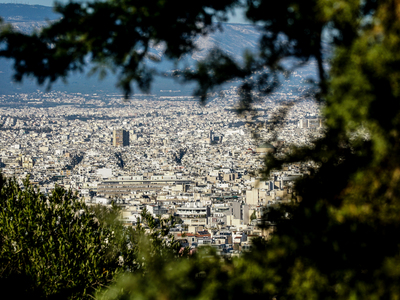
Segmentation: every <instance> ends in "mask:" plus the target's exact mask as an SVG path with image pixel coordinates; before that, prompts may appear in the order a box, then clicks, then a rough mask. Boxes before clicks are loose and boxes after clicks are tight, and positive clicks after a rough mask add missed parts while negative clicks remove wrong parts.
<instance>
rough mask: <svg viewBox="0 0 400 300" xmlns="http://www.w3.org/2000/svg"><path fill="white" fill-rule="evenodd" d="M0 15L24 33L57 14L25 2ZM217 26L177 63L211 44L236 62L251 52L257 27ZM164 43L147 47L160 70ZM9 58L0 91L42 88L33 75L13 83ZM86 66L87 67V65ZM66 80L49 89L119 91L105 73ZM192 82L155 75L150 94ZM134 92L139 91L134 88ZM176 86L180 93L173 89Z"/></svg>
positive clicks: (166, 66)
mask: <svg viewBox="0 0 400 300" xmlns="http://www.w3.org/2000/svg"><path fill="white" fill-rule="evenodd" d="M0 17H1V18H3V19H4V20H5V21H6V22H8V23H11V24H12V26H13V27H14V28H15V29H16V30H18V31H20V32H23V33H25V34H29V33H31V32H33V31H34V30H40V29H41V28H43V27H44V26H47V25H48V24H49V22H51V21H54V20H57V19H58V18H59V17H60V15H59V14H57V13H55V12H54V11H53V9H52V7H48V6H41V5H27V4H0ZM220 25H221V28H222V31H221V30H216V31H215V32H213V33H211V34H209V35H207V36H202V37H198V38H197V39H196V40H195V45H196V47H197V50H196V51H193V52H192V53H191V54H189V55H186V56H185V57H183V58H182V59H181V60H180V64H178V67H182V66H185V67H187V66H189V67H195V65H196V63H197V62H198V61H201V60H203V59H204V58H206V56H207V54H208V52H209V51H210V50H211V49H213V48H219V49H221V50H223V51H224V52H226V53H227V54H229V55H230V56H231V57H232V58H233V59H234V60H236V61H238V62H240V61H241V60H242V57H243V54H244V52H245V51H251V52H255V51H257V49H258V41H259V38H260V37H261V33H260V31H259V28H258V27H257V26H255V25H249V24H231V23H222V24H220ZM164 49H165V47H164V46H163V45H162V44H159V45H154V46H153V47H151V49H150V52H151V53H152V54H153V55H156V56H158V58H159V59H160V61H161V62H160V63H154V62H152V61H150V60H149V61H148V64H149V66H151V67H154V68H157V70H159V71H160V72H166V71H168V70H171V69H172V68H174V67H176V66H174V64H173V62H171V61H168V60H167V59H165V57H164ZM12 63H13V62H12V60H6V59H0V94H13V93H29V92H34V91H36V90H38V89H39V90H45V87H39V86H38V85H36V83H35V81H34V79H26V78H25V79H24V82H23V84H16V83H13V81H12V75H13V69H12ZM87 69H90V65H89V66H88V68H87ZM67 82H68V84H64V83H62V82H61V81H60V82H56V83H55V84H53V85H52V90H55V91H66V92H80V93H99V92H100V93H101V92H105V93H118V94H120V93H121V91H120V90H118V89H116V88H115V84H116V82H117V77H116V75H113V74H109V75H108V76H107V77H106V78H105V79H104V80H102V81H99V80H98V78H97V77H96V76H92V77H87V75H86V74H84V73H73V74H70V76H68V78H67ZM193 88H194V84H186V85H181V84H178V83H177V82H176V81H174V80H173V79H170V78H160V77H158V78H156V80H155V81H154V82H153V84H152V90H151V92H152V94H156V95H172V94H168V92H167V93H165V92H163V91H169V90H173V91H174V93H173V95H174V96H180V95H191V94H192V91H193ZM134 90H135V92H136V93H140V91H139V90H138V89H137V88H136V89H134ZM177 90H180V93H177V92H176V91H177Z"/></svg>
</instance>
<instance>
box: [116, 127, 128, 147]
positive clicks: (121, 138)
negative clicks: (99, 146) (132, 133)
mask: <svg viewBox="0 0 400 300" xmlns="http://www.w3.org/2000/svg"><path fill="white" fill-rule="evenodd" d="M113 146H114V147H123V146H129V132H128V131H126V130H123V129H114V131H113Z"/></svg>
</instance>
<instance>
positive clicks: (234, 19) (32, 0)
mask: <svg viewBox="0 0 400 300" xmlns="http://www.w3.org/2000/svg"><path fill="white" fill-rule="evenodd" d="M216 1H218V0H216ZM54 2H55V1H54V0H0V3H19V4H30V5H35V4H38V5H44V6H53V3H54ZM58 2H64V3H66V2H68V0H58ZM228 22H229V23H240V24H249V22H248V21H246V20H245V19H244V17H243V13H242V12H241V11H240V10H239V9H237V10H236V11H235V16H233V15H231V16H230V18H229V21H228Z"/></svg>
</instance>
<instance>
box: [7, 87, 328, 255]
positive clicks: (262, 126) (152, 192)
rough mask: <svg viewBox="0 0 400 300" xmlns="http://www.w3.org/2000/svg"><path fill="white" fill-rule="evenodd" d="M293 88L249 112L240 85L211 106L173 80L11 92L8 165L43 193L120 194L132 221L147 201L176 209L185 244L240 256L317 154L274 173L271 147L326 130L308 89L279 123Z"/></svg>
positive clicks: (158, 209) (155, 211) (266, 229)
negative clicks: (83, 90) (163, 85)
mask: <svg viewBox="0 0 400 300" xmlns="http://www.w3.org/2000/svg"><path fill="white" fill-rule="evenodd" d="M295 98H296V97H295V96H293V95H288V94H287V93H285V94H284V93H282V94H279V93H278V94H275V95H274V97H272V96H271V97H266V98H265V99H264V101H262V102H257V103H256V104H255V105H254V111H253V112H252V113H249V114H245V115H242V116H241V115H239V114H238V113H237V112H236V111H235V107H236V106H237V104H238V96H237V91H236V88H235V87H232V88H231V89H229V90H226V91H224V92H222V93H220V94H218V95H214V97H211V99H212V101H210V102H208V104H206V105H205V106H202V105H201V104H200V103H199V101H198V100H196V99H194V98H192V97H183V96H173V91H172V92H171V96H165V97H155V96H145V95H142V96H141V95H139V96H135V97H133V98H132V99H131V100H129V101H124V100H122V97H121V96H119V95H106V94H104V95H102V94H90V95H89V94H79V93H76V94H67V93H61V92H50V93H43V92H40V91H38V92H36V93H31V94H15V95H3V96H0V124H1V128H0V130H1V147H0V148H1V152H0V154H1V171H2V173H3V174H4V175H6V176H7V177H15V178H16V179H17V180H18V181H19V182H23V180H25V179H26V177H27V176H29V180H30V182H32V183H33V184H34V185H36V186H37V188H38V189H40V191H41V192H42V193H44V194H47V193H51V191H52V190H53V189H54V187H55V186H56V185H59V186H63V187H64V188H66V189H72V190H73V191H75V192H76V193H77V195H78V196H79V197H80V198H81V199H82V201H85V202H86V203H87V204H88V205H95V204H100V205H107V206H109V205H111V202H112V201H113V202H114V204H115V205H118V206H120V207H121V208H122V210H121V211H122V214H121V220H122V221H123V223H124V225H125V226H135V225H136V224H137V223H138V222H139V223H140V222H141V212H142V211H143V210H144V209H146V210H147V212H149V213H150V214H152V215H153V217H155V218H168V217H170V216H175V217H176V219H178V220H180V222H178V223H179V224H178V225H176V226H175V227H174V228H172V229H171V233H172V234H173V235H174V237H175V238H176V239H178V240H179V241H180V242H181V244H182V246H187V247H190V248H191V249H195V248H197V247H200V246H202V245H211V246H213V247H215V248H216V251H218V253H220V254H221V255H224V256H233V255H239V254H240V253H241V252H242V251H245V250H247V249H250V248H251V240H252V239H253V238H254V237H260V236H261V237H264V238H266V239H268V238H269V236H270V235H271V234H272V233H273V231H274V224H273V223H271V222H267V225H268V226H258V225H259V224H260V223H261V220H262V219H263V218H264V219H265V216H266V215H267V213H268V210H269V209H270V208H271V207H274V206H278V205H280V204H281V203H284V202H288V201H292V200H298V199H297V197H296V195H295V194H294V193H293V191H292V188H293V184H294V182H295V180H296V179H298V178H300V177H302V176H305V175H306V174H307V172H308V170H309V168H310V164H311V162H310V163H307V162H306V163H297V164H291V165H286V166H284V168H283V170H279V171H271V172H270V174H267V175H265V174H262V173H261V170H262V169H263V166H264V160H263V158H264V157H265V155H267V154H268V153H273V154H274V155H282V154H284V153H285V152H286V151H290V146H291V145H310V144H311V142H312V140H313V139H315V138H318V137H319V136H321V135H322V134H323V128H322V126H321V125H322V122H321V119H320V117H319V116H320V110H319V107H318V105H317V104H316V103H315V102H312V101H309V100H308V101H307V100H303V101H296V102H295V103H294V105H291V106H290V107H289V106H287V107H288V112H287V114H285V117H284V119H281V120H280V125H279V129H277V130H273V125H272V124H275V123H276V122H275V121H276V116H277V114H278V113H279V109H281V108H282V107H283V106H285V105H287V104H285V103H289V102H290V103H292V102H291V101H293V100H296V99H295ZM278 100H279V101H278ZM275 126H276V124H275ZM276 133H278V136H274V135H275V134H276ZM267 141H269V142H267ZM267 220H268V218H267ZM261 227H262V228H261Z"/></svg>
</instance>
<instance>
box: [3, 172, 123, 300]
mask: <svg viewBox="0 0 400 300" xmlns="http://www.w3.org/2000/svg"><path fill="white" fill-rule="evenodd" d="M0 201H1V205H0V207H1V212H0V240H1V242H0V244H1V248H0V266H1V267H0V276H1V285H2V290H3V291H8V293H7V294H10V295H12V294H16V295H18V293H21V292H22V293H25V295H24V296H25V297H27V296H28V295H31V294H33V295H35V296H36V297H43V298H48V297H57V298H88V297H89V296H88V295H90V294H92V293H93V292H94V290H95V289H96V288H97V287H99V286H100V285H104V284H108V283H109V282H110V281H111V279H112V278H113V276H114V275H115V274H117V273H118V272H120V271H122V266H120V265H119V261H118V258H119V253H120V252H122V251H123V249H120V248H119V249H118V252H117V251H116V249H114V248H115V247H118V246H121V243H119V244H116V243H114V241H115V240H116V237H115V232H114V231H112V230H111V229H114V228H113V226H112V225H110V226H102V225H100V223H99V221H98V220H97V219H96V218H95V217H94V215H93V214H92V213H91V212H90V211H89V210H88V208H87V207H86V205H85V204H84V203H82V202H81V201H80V200H78V199H77V198H76V196H74V195H73V194H72V193H71V191H69V192H67V191H65V190H64V189H62V188H60V187H56V188H55V189H54V190H53V192H52V194H51V195H50V196H48V197H47V196H44V195H43V194H41V193H39V192H37V191H36V189H35V188H34V187H33V186H32V185H30V184H29V180H28V179H27V180H26V181H25V183H24V186H23V188H21V187H20V186H19V185H18V184H17V183H16V182H15V181H14V180H12V179H8V180H7V179H5V178H4V177H2V176H1V178H0ZM21 283H24V284H23V285H22V286H23V289H20V288H19V286H20V285H21ZM5 293H6V292H5ZM21 297H22V295H21Z"/></svg>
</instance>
